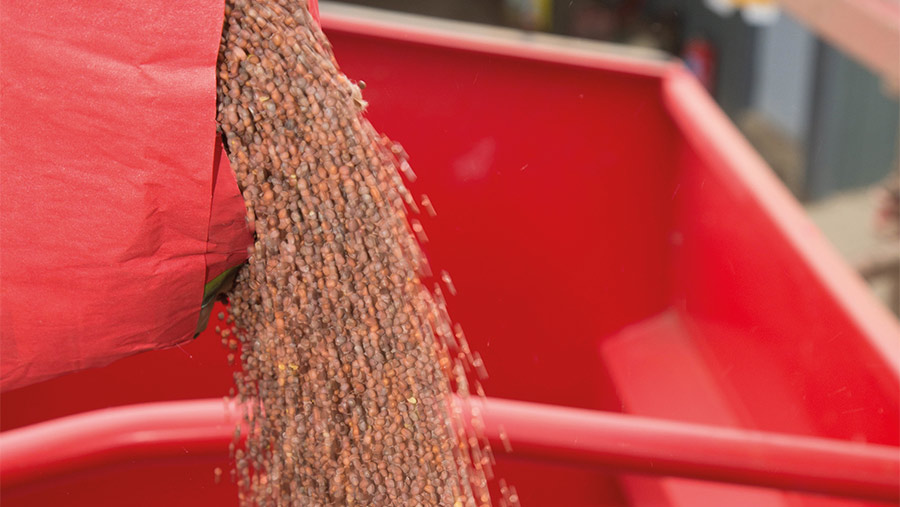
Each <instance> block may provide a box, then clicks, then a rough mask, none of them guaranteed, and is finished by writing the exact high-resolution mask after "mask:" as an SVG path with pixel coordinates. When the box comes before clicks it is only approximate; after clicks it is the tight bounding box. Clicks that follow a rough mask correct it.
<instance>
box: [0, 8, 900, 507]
mask: <svg viewBox="0 0 900 507" xmlns="http://www.w3.org/2000/svg"><path fill="white" fill-rule="evenodd" d="M364 19H365V20H364V21H363V20H362V19H361V18H359V17H353V16H345V15H343V14H337V15H336V14H335V13H334V12H332V13H329V12H328V11H327V10H325V12H323V24H324V25H325V27H326V31H328V33H329V36H330V37H331V40H332V41H333V44H334V48H335V52H336V54H337V57H338V60H339V61H340V62H341V65H342V68H343V69H344V70H345V72H347V73H348V75H349V76H350V77H351V78H354V79H363V80H365V81H366V82H367V84H368V85H369V86H368V87H367V89H366V92H365V93H366V98H367V100H368V101H369V103H370V107H369V115H370V117H371V118H372V120H373V122H374V123H375V124H376V125H377V126H378V127H379V128H380V129H382V130H384V131H385V132H386V133H387V134H389V135H390V136H391V137H392V138H394V139H397V140H399V141H402V143H403V145H404V146H405V148H406V150H407V151H408V152H409V154H410V157H411V162H412V164H413V167H415V169H416V171H417V172H418V176H419V177H418V179H417V180H416V181H415V182H414V183H413V184H412V185H411V187H412V188H413V190H414V191H416V192H423V193H425V194H427V195H428V196H429V197H430V199H431V201H432V202H433V203H434V207H435V208H436V210H437V216H436V217H433V218H432V217H428V216H424V217H422V218H420V219H421V220H422V221H423V223H424V224H425V226H426V227H427V229H428V235H429V238H430V242H429V243H428V244H427V245H426V249H427V251H428V254H429V256H430V258H431V260H432V262H433V264H434V266H435V269H436V270H440V269H447V270H448V271H449V272H450V274H451V275H452V276H453V283H454V285H455V287H456V289H457V291H458V294H457V295H456V296H454V297H451V298H450V301H449V306H450V311H451V313H452V314H453V315H454V317H455V318H456V319H457V320H459V322H460V323H461V324H462V326H463V328H464V329H465V330H466V334H467V337H468V339H469V342H470V344H471V345H472V347H473V348H474V349H476V350H478V351H479V352H480V353H481V355H482V357H483V358H484V361H485V364H486V365H487V368H488V371H489V372H490V375H491V376H490V378H489V379H488V380H487V381H485V382H484V387H485V390H486V392H487V393H488V395H489V396H491V397H496V398H507V399H512V400H519V401H527V402H535V403H543V404H549V405H556V406H566V407H571V408H581V409H588V410H595V411H606V412H626V413H630V414H633V415H640V416H649V417H656V418H663V419H668V420H672V421H681V422H688V423H697V424H707V425H716V426H722V427H731V428H742V429H752V430H758V431H764V432H774V433H781V434H788V435H799V436H807V437H821V438H827V439H835V440H841V441H845V442H858V443H861V442H869V443H872V444H878V445H882V446H893V447H896V446H897V445H898V443H900V442H898V437H900V435H898V431H897V428H898V427H900V380H898V379H900V374H898V371H900V341H898V336H900V327H898V325H897V322H896V320H894V319H893V318H892V317H891V316H890V315H889V314H888V313H887V311H886V310H884V309H883V308H882V307H880V305H879V304H878V303H877V302H876V301H875V300H874V298H873V297H872V296H871V294H869V293H868V291H867V290H866V289H865V287H864V285H863V283H862V282H861V281H860V280H859V279H858V278H857V277H856V276H855V275H854V274H852V273H851V271H850V270H849V269H848V268H847V267H846V266H845V265H844V264H843V263H842V261H840V259H839V258H838V257H837V255H836V254H835V253H834V252H833V251H832V249H831V247H830V246H828V245H827V244H826V242H825V240H824V239H823V238H822V237H821V234H819V233H818V231H816V230H815V228H814V227H813V226H812V225H811V224H810V222H809V221H808V220H807V219H806V218H805V217H804V216H803V214H802V210H801V209H800V208H799V206H798V205H797V204H796V203H795V202H794V201H793V200H792V198H791V197H790V196H789V195H788V193H787V192H786V191H785V190H784V188H783V187H782V186H781V185H780V184H778V183H777V181H776V180H775V178H774V176H772V174H771V173H770V172H769V170H768V169H767V168H766V167H765V165H764V164H763V162H762V161H761V160H760V159H759V157H758V156H757V155H756V154H755V153H753V151H752V150H751V149H750V148H749V146H748V145H747V144H746V142H745V141H744V140H743V139H742V138H741V137H740V136H739V134H737V132H736V130H735V129H734V127H733V126H732V125H731V124H730V123H729V122H728V121H727V119H726V118H725V117H724V115H722V113H721V112H720V111H719V110H718V109H717V108H716V106H715V105H714V104H713V103H712V101H711V100H710V99H709V97H708V96H707V95H706V94H705V93H704V92H703V91H702V90H701V88H700V87H699V85H697V83H696V82H694V81H693V80H692V79H691V78H690V77H689V76H687V75H686V73H685V71H683V70H682V69H681V68H680V67H679V66H678V65H676V64H669V63H661V62H648V61H635V60H630V59H627V58H624V57H621V56H609V55H606V54H604V53H599V52H590V51H586V50H582V49H579V50H566V49H560V48H557V47H549V46H545V45H542V44H538V43H533V42H528V41H523V40H519V39H516V40H514V39H503V38H500V39H496V38H491V37H489V36H482V35H478V36H467V35H465V34H463V33H461V32H460V30H459V29H458V28H456V29H454V30H449V31H448V30H443V31H441V30H437V31H435V30H425V29H421V28H416V27H415V25H411V24H409V23H406V24H396V23H392V22H390V21H382V20H380V19H378V17H377V16H370V15H368V14H367V15H365V17H364ZM446 292H447V291H445V293H446ZM215 325H216V323H215V322H214V323H212V324H211V326H210V327H211V328H212V327H214V326H215ZM224 356H225V351H224V350H223V349H222V347H221V346H220V344H219V342H218V338H217V337H216V336H215V335H214V334H213V333H211V332H208V333H206V334H203V335H201V337H200V338H198V339H197V340H196V341H195V342H194V343H191V344H190V345H188V346H185V347H184V348H183V349H173V350H168V351H161V352H154V353H150V354H144V355H140V356H135V357H132V358H128V359H125V360H122V361H120V362H118V363H115V364H113V365H110V366H109V367H107V368H103V369H100V370H92V371H85V372H81V373H78V374H74V375H71V376H68V377H65V378H61V379H56V380H53V381H49V382H45V383H41V384H38V385H34V386H30V387H28V388H25V389H21V390H18V391H12V392H8V393H4V394H3V395H2V398H0V403H2V406H3V410H2V412H0V429H3V430H8V429H12V428H15V427H19V426H22V425H25V424H30V423H34V422H38V421H44V420H47V419H51V418H54V417H59V416H63V415H68V414H74V413H78V412H81V411H85V410H91V409H98V408H105V407H108V406H116V405H123V404H128V403H139V402H145V401H166V400H178V399H192V398H206V397H220V396H223V395H225V394H227V391H228V389H229V385H230V381H231V379H230V371H231V370H230V368H229V367H228V366H227V364H226V362H225V358H224ZM537 432H538V433H539V430H537ZM538 436H540V435H538ZM523 449H524V447H523ZM497 461H498V462H497V466H496V467H495V472H496V473H497V475H500V476H503V477H506V478H507V479H508V481H509V482H510V483H512V484H515V485H516V487H517V489H518V492H519V495H520V497H521V498H522V501H523V503H524V504H525V505H575V506H577V505H646V504H651V505H673V506H674V505H679V506H681V505H684V506H688V505H704V504H711V503H710V502H712V504H716V503H718V504H720V505H785V506H787V505H790V506H819V505H821V506H826V505H827V506H829V507H834V506H851V505H853V506H859V505H870V503H863V502H856V501H853V500H846V499H837V498H828V497H825V496H819V495H810V494H801V493H789V492H782V491H780V490H777V489H772V490H765V489H760V488H750V487H747V486H738V485H723V484H719V483H710V482H700V481H695V480H688V479H677V478H669V477H653V478H642V477H637V476H635V475H633V474H632V473H630V472H628V471H626V470H619V469H616V468H615V467H606V468H602V469H598V468H594V467H587V466H585V465H583V464H581V465H572V464H567V463H562V462H559V461H553V460H548V459H537V458H536V457H530V458H528V457H524V456H518V457H517V456H515V455H502V456H498V458H497ZM219 463H220V464H219V465H216V464H214V463H202V464H199V463H193V462H192V463H185V464H183V465H170V464H159V463H157V464H154V465H148V466H141V467H139V468H133V469H120V468H116V469H114V470H110V471H109V472H108V474H107V475H105V476H103V477H100V476H94V477H86V478H83V479H82V480H79V481H70V482H68V483H66V484H65V485H55V486H54V487H48V488H46V489H43V490H42V489H40V488H38V489H35V490H32V491H31V493H30V494H29V495H23V496H20V497H19V498H18V499H17V500H16V501H15V502H13V501H9V502H7V499H6V498H4V499H3V500H4V505H7V504H9V505H43V504H47V503H52V502H56V503H66V504H75V505H97V504H101V503H126V502H130V500H131V499H133V498H132V497H134V498H135V501H136V502H137V503H141V502H143V503H144V504H145V505H156V504H160V503H166V504H169V505H198V504H216V505H222V504H229V502H230V503H231V504H233V503H235V501H236V500H235V497H234V496H233V495H234V494H235V493H234V489H233V486H231V485H230V484H227V482H228V481H227V480H226V481H224V482H223V484H219V485H216V484H214V481H213V477H214V476H213V469H214V468H215V466H221V467H223V468H225V469H226V470H227V466H228V464H227V458H226V459H223V460H221V461H220V462H219ZM801 465H804V464H803V463H798V466H801ZM820 465H821V463H819V462H817V461H816V460H811V461H810V462H806V463H805V465H804V466H809V467H810V468H809V469H810V470H815V469H816V467H817V466H820ZM226 475H227V472H226ZM776 475H777V473H776ZM782 480H789V477H788V476H786V475H785V476H782ZM0 483H2V477H0ZM148 485H169V486H167V487H153V486H148ZM797 487H801V486H799V485H798V486H797ZM228 495H232V496H231V497H228ZM229 498H230V500H229ZM66 499H68V501H64V500H66ZM720 500H721V501H720Z"/></svg>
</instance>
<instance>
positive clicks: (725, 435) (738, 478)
mask: <svg viewBox="0 0 900 507" xmlns="http://www.w3.org/2000/svg"><path fill="white" fill-rule="evenodd" d="M453 404H454V407H456V409H458V410H461V411H462V413H463V418H464V419H466V420H473V417H477V418H478V420H479V421H480V422H481V423H482V424H483V427H482V429H481V431H483V434H484V435H485V436H486V437H487V438H488V439H489V440H490V441H491V443H492V445H493V447H494V449H496V452H498V453H501V454H502V453H506V454H510V455H512V456H515V457H516V458H518V459H535V460H540V461H550V462H559V463H561V464H563V465H572V464H578V465H587V466H592V467H598V466H600V467H607V468H611V469H614V470H617V471H622V472H639V473H643V474H652V475H672V476H679V477H693V478H700V479H706V480H715V481H724V482H732V483H743V484H753V485H758V486H768V487H779V488H785V489H797V490H806V491H811V492H815V493H824V494H832V495H840V496H849V497H856V498H864V499H874V500H882V501H892V502H897V501H900V455H898V453H897V452H896V451H897V449H896V448H894V447H890V446H881V445H871V444H868V445H863V444H856V443H849V442H840V441H836V440H825V439H816V438H810V437H796V436H785V435H776V434H769V433H762V432H749V431H743V430H736V429H729V428H721V427H715V426H704V425H697V424H688V423H675V422H668V421H663V420H660V419H651V418H646V417H638V416H630V415H622V414H613V413H609V412H598V411H592V410H583V409H571V408H563V407H556V406H548V405H540V404H535V403H527V402H517V401H509V400H498V399H484V400H459V399H456V400H454V401H453ZM240 420H241V413H240V409H239V407H238V406H237V405H235V404H234V403H232V402H228V401H223V400H221V399H209V400H195V401H181V402H162V403H155V404H144V405H132V406H126V407H121V408H113V409H106V410H101V411H96V412H89V413H85V414H79V415H75V416H70V417H67V418H62V419H55V420H53V421H49V422H45V423H40V424H36V425H32V426H28V427H25V428H21V429H18V430H12V431H9V432H4V433H3V434H0V477H3V482H4V485H3V487H4V491H5V492H7V494H12V495H13V496H15V495H16V491H17V490H21V489H22V488H27V487H28V486H29V485H34V484H35V483H38V484H40V485H41V486H42V487H44V488H45V489H46V488H48V487H49V486H50V485H51V484H54V483H59V482H64V481H65V480H66V479H68V478H71V477H72V476H76V477H77V476H79V475H80V476H88V475H97V474H101V475H102V474H103V473H104V472H105V471H106V470H109V469H113V468H115V467H121V466H122V465H125V464H129V463H130V464H135V463H139V464H146V463H173V462H174V463H191V462H199V463H203V462H210V461H216V460H222V459H225V457H226V455H227V449H228V445H229V444H230V443H231V442H233V441H234V439H235V437H236V433H235V429H236V428H237V427H238V425H239V423H240Z"/></svg>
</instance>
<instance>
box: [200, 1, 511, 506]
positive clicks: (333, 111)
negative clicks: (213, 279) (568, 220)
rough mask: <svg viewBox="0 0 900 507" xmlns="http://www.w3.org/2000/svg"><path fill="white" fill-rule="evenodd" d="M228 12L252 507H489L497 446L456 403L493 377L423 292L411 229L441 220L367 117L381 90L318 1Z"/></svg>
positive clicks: (241, 454)
mask: <svg viewBox="0 0 900 507" xmlns="http://www.w3.org/2000/svg"><path fill="white" fill-rule="evenodd" d="M226 4H227V5H226V18H227V19H226V23H225V26H226V27H227V28H226V30H225V31H224V32H223V34H222V45H221V47H220V54H219V63H218V65H219V68H218V74H217V75H218V76H219V79H220V81H219V86H218V117H217V118H218V121H219V124H220V127H221V131H222V134H223V137H224V138H225V141H226V144H227V147H228V153H229V159H230V162H231V166H232V168H233V170H234V171H235V176H236V179H237V182H238V185H239V187H240V190H241V193H242V195H243V198H244V202H245V206H246V208H247V223H248V224H249V225H250V227H251V230H252V232H253V233H254V234H255V235H256V241H255V243H254V245H253V246H252V247H251V248H250V249H249V253H250V259H249V261H248V263H247V265H246V266H245V267H243V268H242V269H241V270H240V271H239V273H238V275H237V278H236V280H235V282H234V286H233V288H232V289H231V290H230V292H229V294H228V297H229V301H230V307H229V315H228V317H227V318H226V317H225V315H224V312H223V313H219V319H220V320H222V319H226V322H227V323H228V324H229V326H228V328H227V329H224V330H218V329H217V330H218V331H219V333H220V334H221V335H222V336H223V343H224V344H226V346H227V347H228V350H229V352H228V353H227V359H228V361H229V364H234V363H237V362H239V363H240V368H239V371H238V373H236V374H235V391H234V392H235V395H236V397H237V400H235V401H236V402H240V406H241V407H242V410H244V417H243V425H244V426H243V427H244V428H246V431H243V432H237V433H236V435H235V440H234V442H233V443H232V445H230V446H229V449H230V452H232V451H233V456H234V460H235V468H234V470H232V480H233V481H234V482H235V483H236V484H237V489H238V500H239V502H240V503H241V505H316V504H318V505H325V504H346V505H351V504H354V505H415V504H424V505H454V506H456V505H459V506H463V505H480V504H488V503H489V501H490V497H489V493H488V486H487V484H488V478H487V476H486V474H490V473H491V465H492V461H491V456H492V455H491V453H490V448H489V447H488V446H487V444H486V441H485V440H484V439H483V438H478V436H477V435H474V434H473V433H471V432H472V431H473V430H471V429H468V428H467V427H466V425H465V424H463V421H462V416H461V415H460V414H458V413H456V412H455V410H456V409H453V411H451V409H450V407H448V406H447V405H445V404H444V403H443V402H442V400H445V399H446V398H447V397H448V396H449V395H451V391H450V386H451V385H456V386H458V387H457V394H458V395H459V396H461V397H465V396H468V393H469V384H468V381H467V379H465V376H464V375H465V374H464V373H463V372H464V371H465V370H466V368H468V369H470V370H472V371H475V372H476V373H479V375H480V369H482V368H483V366H484V365H483V364H482V363H481V360H480V356H475V355H474V354H473V353H472V351H471V350H470V349H469V345H468V343H467V342H466V341H465V336H464V335H462V330H461V329H460V328H459V327H458V325H456V326H454V324H453V323H452V321H450V320H449V315H448V313H447V310H446V302H445V301H444V298H443V295H442V294H441V292H440V289H438V290H436V291H435V292H434V293H433V294H432V293H431V291H430V290H429V289H430V287H426V285H425V284H424V283H423V281H422V278H421V277H422V276H428V277H429V280H430V277H431V270H430V267H429V266H428V263H427V261H426V260H425V256H424V254H423V253H422V251H421V249H420V247H419V243H420V242H424V241H427V239H428V238H427V235H426V234H425V228H424V227H423V224H422V223H421V222H420V221H419V220H417V219H415V218H412V219H410V217H409V215H410V214H417V213H418V212H419V205H420V204H421V208H422V209H424V210H425V212H426V213H427V214H428V216H429V217H434V216H435V215H436V213H435V210H434V206H433V204H432V203H431V200H430V199H429V198H428V196H426V195H422V196H420V198H419V199H416V198H414V197H413V194H412V193H411V192H410V191H409V190H407V189H406V188H405V186H404V180H405V181H406V182H413V181H415V180H416V174H415V172H413V169H412V167H411V166H410V165H409V162H408V155H407V153H406V151H405V150H404V149H403V147H402V146H401V145H399V144H397V143H394V142H393V141H391V140H390V139H387V138H386V137H383V136H381V135H380V134H378V133H377V132H376V131H375V130H374V129H373V127H372V126H371V125H370V124H369V122H368V121H367V120H366V119H365V118H364V117H363V116H362V114H361V111H362V109H364V108H365V106H366V103H365V100H364V99H363V97H362V92H361V90H362V89H364V88H365V83H362V82H358V83H356V84H353V82H352V81H351V80H349V79H348V78H347V77H346V76H344V75H343V74H341V73H340V71H339V70H338V66H337V64H336V63H335V61H334V57H333V55H332V53H331V49H330V44H329V43H328V41H327V40H326V39H325V37H324V35H323V34H322V32H321V31H320V30H319V29H318V27H317V25H315V23H314V21H313V18H312V16H311V15H310V14H309V12H308V11H307V10H306V8H305V7H303V3H302V2H301V4H300V6H299V7H291V8H287V7H285V5H286V4H284V3H283V2H279V1H276V0H249V1H246V2H245V1H241V2H237V1H236V0H227V1H226ZM407 224H409V225H407ZM441 279H442V282H443V285H444V286H445V287H446V288H445V290H446V291H447V292H449V293H450V294H451V295H452V294H455V293H456V289H455V287H453V284H452V282H451V281H450V279H449V275H446V276H445V272H442V273H441ZM432 281H433V280H432ZM232 323H234V324H235V325H234V327H232V326H230V325H231V324H232ZM221 327H226V326H221ZM231 335H233V336H232V337H231V338H229V336H231ZM460 338H461V339H460ZM238 344H240V346H238ZM436 351H444V352H441V353H437V352H436ZM451 351H452V352H451ZM457 354H461V356H459V357H457ZM476 359H477V361H478V365H477V366H476V365H475V360H476ZM474 389H475V392H477V393H483V389H482V388H481V386H480V383H478V382H477V381H475V384H474ZM473 425H474V426H476V427H479V428H480V427H483V424H477V423H475V422H473ZM238 428H240V426H239V427H238ZM507 491H508V490H507ZM501 500H502V501H508V495H504V497H503V498H502V499H501Z"/></svg>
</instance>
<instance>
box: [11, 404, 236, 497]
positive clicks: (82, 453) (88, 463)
mask: <svg viewBox="0 0 900 507" xmlns="http://www.w3.org/2000/svg"><path fill="white" fill-rule="evenodd" d="M239 420H240V411H239V410H238V407H237V406H235V405H234V404H230V403H226V402H223V401H222V399H221V398H219V399H209V400H193V401H176V402H163V403H145V404H141V405H129V406H124V407H116V408H109V409H106V410H96V411H92V412H86V413H83V414H77V415H73V416H69V417H62V418H59V419H54V420H51V421H47V422H43V423H38V424H33V425H31V426H26V427H23V428H18V429H15V430H10V431H5V432H2V433H0V487H2V488H3V489H6V488H12V487H17V486H20V485H24V484H30V483H40V482H44V481H52V480H54V479H55V478H57V477H60V476H66V475H72V474H77V473H80V472H84V471H89V470H95V469H99V468H103V467H105V466H110V465H119V464H124V463H141V462H172V463H176V462H177V463H184V462H189V461H197V460H209V459H211V458H212V459H216V458H221V457H223V456H225V455H227V452H228V444H229V443H230V442H232V441H233V439H234V431H235V428H236V427H237V424H238V421H239Z"/></svg>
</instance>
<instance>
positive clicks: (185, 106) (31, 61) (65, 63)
mask: <svg viewBox="0 0 900 507" xmlns="http://www.w3.org/2000/svg"><path fill="white" fill-rule="evenodd" d="M313 4H315V2H313ZM313 7H314V8H317V6H315V5H313ZM0 9H2V12H0V94H2V95H0V289H2V297H0V389H2V390H7V389H10V388H14V387H18V386H22V385H26V384H29V383H33V382H36V381H39V380H43V379H46V378H50V377H53V376H56V375H59V374H62V373H66V372H71V371H77V370H81V369H84V368H88V367H93V366H100V365H104V364H107V363H109V362H111V361H113V360H115V359H118V358H120V357H124V356H127V355H130V354H134V353H136V352H140V351H143V350H150V349H157V348H163V347H168V346H172V345H176V344H178V343H181V342H184V341H186V340H189V339H190V338H191V337H192V336H193V334H194V331H195V328H196V327H197V319H198V315H199V311H200V302H201V299H202V296H203V286H204V283H205V281H208V280H210V279H212V278H213V277H215V276H216V275H218V274H219V273H221V272H222V271H224V270H225V269H226V268H228V267H230V266H233V265H236V264H238V263H239V262H241V261H242V260H244V259H245V258H246V256H247V253H246V252H247V246H248V245H249V244H250V236H249V231H248V229H247V227H246V223H245V220H244V214H245V210H244V204H243V198H242V197H241V195H240V193H239V191H238V187H237V184H236V182H235V180H234V175H233V173H232V172H231V168H230V167H229V165H228V160H227V158H226V157H225V156H224V154H223V151H222V148H221V144H220V143H219V142H218V141H217V140H216V139H217V138H216V124H215V101H216V91H215V87H216V74H215V63H216V57H217V53H218V46H219V40H220V34H221V27H222V20H223V2H222V1H221V0H216V1H195V2H187V3H179V2H175V3H173V2H167V1H162V0H144V1H141V2H111V1H98V0H89V1H83V2H76V3H72V2H58V1H55V0H37V1H33V0H29V1H21V0H10V1H4V2H3V4H2V7H0ZM314 12H315V10H314Z"/></svg>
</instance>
